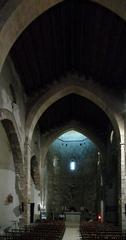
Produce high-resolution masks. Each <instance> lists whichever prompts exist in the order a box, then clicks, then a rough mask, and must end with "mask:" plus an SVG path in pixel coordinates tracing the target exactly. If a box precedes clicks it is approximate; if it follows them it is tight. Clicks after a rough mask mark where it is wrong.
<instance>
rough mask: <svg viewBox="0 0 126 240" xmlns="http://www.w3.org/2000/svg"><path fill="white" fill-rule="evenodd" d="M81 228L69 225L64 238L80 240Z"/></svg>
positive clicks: (65, 239) (64, 239) (66, 239)
mask: <svg viewBox="0 0 126 240" xmlns="http://www.w3.org/2000/svg"><path fill="white" fill-rule="evenodd" d="M79 236H80V233H79V228H77V227H76V228H69V227H67V228H66V230H65V233H64V236H63V239H62V240H79V239H80V237H79Z"/></svg>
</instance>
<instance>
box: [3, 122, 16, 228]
mask: <svg viewBox="0 0 126 240" xmlns="http://www.w3.org/2000/svg"><path fill="white" fill-rule="evenodd" d="M9 194H11V195H12V197H13V200H12V202H10V203H9V202H7V197H8V195H9ZM19 195H20V194H19V186H18V182H17V179H16V175H15V166H14V161H13V155H12V151H11V146H10V144H9V141H8V138H7V136H6V133H5V130H4V128H3V126H2V123H0V215H1V217H0V227H1V228H2V229H4V228H6V227H8V226H11V225H12V224H13V221H18V219H19V215H20V212H19Z"/></svg>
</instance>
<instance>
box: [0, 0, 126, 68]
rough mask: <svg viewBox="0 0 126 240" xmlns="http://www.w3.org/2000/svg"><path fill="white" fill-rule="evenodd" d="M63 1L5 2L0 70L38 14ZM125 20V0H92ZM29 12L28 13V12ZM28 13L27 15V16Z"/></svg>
mask: <svg viewBox="0 0 126 240" xmlns="http://www.w3.org/2000/svg"><path fill="white" fill-rule="evenodd" d="M62 1H63V0H49V1H47V0H43V1H40V0H27V1H25V0H18V1H16V0H13V1H11V2H10V1H9V0H6V1H5V4H4V5H3V7H2V9H1V11H0V18H1V19H2V21H1V24H0V53H1V55H0V70H1V69H2V66H3V63H4V61H5V59H6V56H7V55H8V53H9V51H10V49H11V47H12V46H13V44H14V42H15V41H16V39H17V38H18V37H19V35H20V34H21V33H22V32H23V31H24V29H25V28H26V27H27V26H28V25H29V24H30V23H31V22H32V21H34V20H35V19H36V18H37V17H38V16H39V15H40V14H42V13H43V12H45V11H46V10H48V9H49V8H51V7H53V6H55V5H56V4H58V3H60V2H62ZM93 2H96V3H98V4H100V5H102V6H104V7H106V8H108V9H109V10H110V11H112V12H114V13H116V14H117V15H119V16H121V17H122V18H124V19H126V11H125V9H126V6H125V0H122V1H121V2H119V1H118V0H111V1H107V0H93ZM29 10H30V11H29ZM27 13H28V14H27Z"/></svg>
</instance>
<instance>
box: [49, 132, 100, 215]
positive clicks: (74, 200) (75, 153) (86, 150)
mask: <svg viewBox="0 0 126 240" xmlns="http://www.w3.org/2000/svg"><path fill="white" fill-rule="evenodd" d="M99 154H100V153H99V149H98V147H97V146H96V145H95V144H94V143H93V142H92V141H91V140H90V139H89V138H88V137H87V136H85V135H83V134H82V133H80V132H77V131H75V130H73V129H72V130H70V131H67V132H65V133H63V134H62V135H60V136H58V137H57V138H56V139H55V140H54V141H53V142H52V143H51V144H50V146H49V149H48V153H47V157H46V171H47V173H46V180H45V183H46V186H45V189H46V192H45V194H46V209H47V215H48V217H49V216H51V213H52V212H53V214H54V215H55V218H57V217H58V216H59V214H61V213H62V212H64V211H71V209H74V210H75V211H80V209H82V207H83V208H86V209H88V210H89V212H93V213H95V214H97V212H98V211H99V209H98V204H97V203H98V200H99V201H100V196H98V192H97V190H98V187H99V186H98V185H99V184H100V182H99V173H98V171H97V170H98V161H99ZM101 158H102V156H101ZM101 174H102V173H100V175H101ZM98 198H99V199H98Z"/></svg>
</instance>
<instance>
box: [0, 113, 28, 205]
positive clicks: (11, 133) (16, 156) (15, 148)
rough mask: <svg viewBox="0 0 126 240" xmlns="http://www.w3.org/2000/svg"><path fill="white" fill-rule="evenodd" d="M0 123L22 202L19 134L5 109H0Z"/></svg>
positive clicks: (22, 189) (22, 174) (22, 173)
mask: <svg viewBox="0 0 126 240" xmlns="http://www.w3.org/2000/svg"><path fill="white" fill-rule="evenodd" d="M0 121H1V123H2V125H3V127H4V129H5V132H6V135H7V137H8V140H9V143H10V146H11V151H12V154H13V160H14V166H15V175H16V179H17V182H18V187H19V191H20V196H21V199H20V200H21V201H23V200H24V187H25V180H24V176H25V174H24V164H23V153H22V149H21V146H20V140H19V134H18V130H17V126H16V122H15V119H14V117H13V115H12V113H11V112H9V111H8V110H6V109H0Z"/></svg>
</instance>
